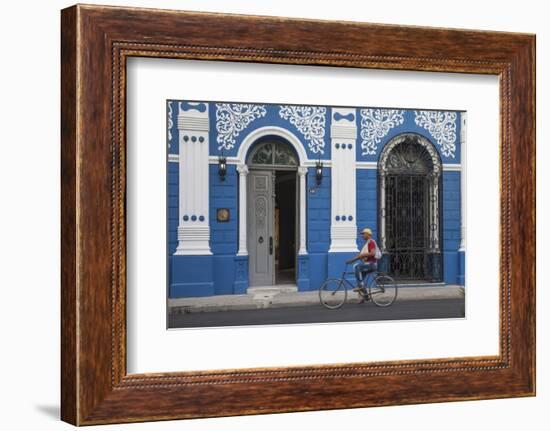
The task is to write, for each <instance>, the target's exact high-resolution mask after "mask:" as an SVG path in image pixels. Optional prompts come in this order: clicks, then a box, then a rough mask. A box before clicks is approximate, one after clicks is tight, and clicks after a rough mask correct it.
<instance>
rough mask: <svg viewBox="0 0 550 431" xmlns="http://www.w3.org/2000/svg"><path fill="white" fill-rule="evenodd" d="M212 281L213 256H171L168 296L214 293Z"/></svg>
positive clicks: (207, 294)
mask: <svg viewBox="0 0 550 431" xmlns="http://www.w3.org/2000/svg"><path fill="white" fill-rule="evenodd" d="M214 283H215V282H214V257H213V256H172V283H171V284H170V292H169V295H170V298H181V297H190V296H210V295H214V294H215V293H216V292H215V290H214Z"/></svg>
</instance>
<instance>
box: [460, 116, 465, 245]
mask: <svg viewBox="0 0 550 431" xmlns="http://www.w3.org/2000/svg"><path fill="white" fill-rule="evenodd" d="M466 118H467V115H466V112H461V113H460V164H461V165H462V166H464V169H462V170H461V171H460V247H459V248H458V251H466V130H467V129H466Z"/></svg>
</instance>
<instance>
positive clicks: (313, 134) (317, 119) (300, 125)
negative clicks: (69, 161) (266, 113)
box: [279, 105, 327, 154]
mask: <svg viewBox="0 0 550 431" xmlns="http://www.w3.org/2000/svg"><path fill="white" fill-rule="evenodd" d="M326 114H327V108H324V107H320V106H292V105H281V109H280V110H279V115H280V117H281V118H283V119H285V120H288V121H290V124H292V125H294V126H296V128H297V129H298V130H299V131H300V133H301V134H302V135H304V138H305V139H306V140H307V141H309V143H308V145H309V149H310V150H311V152H312V153H315V154H317V153H321V154H324V152H325V151H324V148H325V124H326Z"/></svg>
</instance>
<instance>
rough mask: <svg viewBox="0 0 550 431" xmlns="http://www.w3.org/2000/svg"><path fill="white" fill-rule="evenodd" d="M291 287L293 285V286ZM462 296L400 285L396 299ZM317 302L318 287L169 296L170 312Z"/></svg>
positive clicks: (451, 288)
mask: <svg viewBox="0 0 550 431" xmlns="http://www.w3.org/2000/svg"><path fill="white" fill-rule="evenodd" d="M294 289H295V288H294ZM457 298H464V287H463V286H457V285H445V286H419V287H400V288H399V291H398V293H397V299H396V301H414V300H420V299H457ZM358 301H359V296H358V294H357V293H355V292H352V291H351V290H349V291H348V299H347V302H348V303H357V302H358ZM314 305H318V306H321V303H320V302H319V291H318V290H312V291H308V292H296V291H292V289H284V288H283V289H280V288H278V287H275V288H274V287H266V288H257V289H255V292H254V293H251V294H244V295H216V296H208V297H196V298H169V299H168V308H169V313H170V314H184V313H201V312H213V311H230V310H234V311H236V310H256V309H262V308H282V307H304V306H314Z"/></svg>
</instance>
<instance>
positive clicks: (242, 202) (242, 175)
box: [237, 165, 248, 256]
mask: <svg viewBox="0 0 550 431" xmlns="http://www.w3.org/2000/svg"><path fill="white" fill-rule="evenodd" d="M237 172H238V173H239V251H238V252H237V256H248V250H247V244H246V241H247V239H246V233H247V229H248V228H247V225H246V212H247V211H246V189H247V187H246V176H247V175H248V166H246V165H238V166H237Z"/></svg>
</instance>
